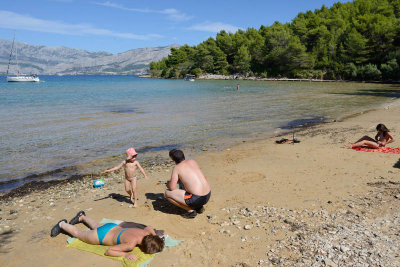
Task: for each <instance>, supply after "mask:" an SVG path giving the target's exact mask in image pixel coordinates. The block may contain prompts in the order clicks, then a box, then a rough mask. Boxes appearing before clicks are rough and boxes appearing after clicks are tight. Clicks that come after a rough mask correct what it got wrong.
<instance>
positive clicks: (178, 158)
mask: <svg viewBox="0 0 400 267" xmlns="http://www.w3.org/2000/svg"><path fill="white" fill-rule="evenodd" d="M169 157H170V158H171V159H172V160H173V161H175V163H176V164H178V163H181V162H182V161H184V160H185V155H184V154H183V151H182V150H179V149H172V150H171V151H169Z"/></svg>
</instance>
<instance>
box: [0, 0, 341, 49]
mask: <svg viewBox="0 0 400 267" xmlns="http://www.w3.org/2000/svg"><path fill="white" fill-rule="evenodd" d="M335 2H339V0H304V1H300V0H280V1H276V0H247V1H243V0H240V1H239V0H229V1H228V0H225V1H222V0H202V1H192V0H186V1H184V0H170V1H167V0H153V1H138V0H1V5H0V39H6V40H10V41H11V40H12V39H13V35H14V30H16V34H17V41H19V42H25V43H28V44H32V45H45V46H65V47H70V48H76V49H84V50H88V51H93V52H97V51H105V52H109V53H113V54H116V53H122V52H125V51H127V50H130V49H136V48H144V47H157V46H167V45H171V44H179V45H184V44H188V45H190V46H193V45H198V44H199V43H201V42H203V41H205V40H206V39H208V38H209V37H214V38H215V36H216V34H217V33H218V32H219V31H221V30H225V31H228V32H235V31H237V30H238V29H243V30H246V29H247V28H256V29H259V28H260V26H261V25H264V26H270V25H271V24H273V23H274V22H275V21H279V22H281V23H286V22H291V21H292V19H293V18H295V17H296V15H297V14H298V13H299V12H306V11H308V10H311V11H314V10H315V9H320V8H321V7H322V5H325V6H326V7H331V6H332V5H333V4H334V3H335ZM340 2H348V1H345V0H341V1H340Z"/></svg>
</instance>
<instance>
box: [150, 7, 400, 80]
mask: <svg viewBox="0 0 400 267" xmlns="http://www.w3.org/2000/svg"><path fill="white" fill-rule="evenodd" d="M150 74H151V76H152V77H159V78H183V77H185V75H187V74H192V75H196V77H199V76H202V75H205V74H207V75H210V74H211V75H213V74H218V75H225V76H229V75H241V76H244V77H259V78H260V79H263V78H271V77H274V78H276V79H280V78H289V79H318V80H356V81H357V80H363V81H365V80H374V81H399V80H400V1H399V0H355V1H353V2H348V3H340V2H338V3H335V4H334V5H333V6H332V7H330V8H327V7H326V6H324V5H323V6H322V7H321V8H320V9H316V10H315V11H314V12H312V11H307V12H305V13H299V14H298V15H297V16H296V17H295V18H294V19H293V20H292V22H290V23H285V24H282V23H280V22H275V23H274V24H273V25H271V26H261V27H260V28H259V29H258V30H257V29H255V28H248V29H247V30H238V31H237V32H235V33H228V32H226V31H224V30H222V31H220V32H219V33H218V34H217V35H216V38H212V37H210V38H209V39H207V40H206V41H204V42H202V43H200V44H199V45H197V46H188V45H184V46H181V47H179V48H172V49H171V54H170V55H169V56H168V57H166V58H163V59H162V60H160V61H157V62H151V63H150Z"/></svg>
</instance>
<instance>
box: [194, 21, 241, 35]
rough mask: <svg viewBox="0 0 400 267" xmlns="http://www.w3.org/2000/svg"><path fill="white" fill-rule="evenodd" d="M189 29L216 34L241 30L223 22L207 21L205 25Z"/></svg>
mask: <svg viewBox="0 0 400 267" xmlns="http://www.w3.org/2000/svg"><path fill="white" fill-rule="evenodd" d="M188 29H189V30H195V31H203V32H215V33H217V32H220V31H222V30H225V31H227V32H232V33H234V32H236V31H237V30H239V29H240V28H239V27H236V26H233V25H229V24H225V23H222V22H210V21H206V22H203V23H199V24H195V25H193V26H191V27H189V28H188Z"/></svg>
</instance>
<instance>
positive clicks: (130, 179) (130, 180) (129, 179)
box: [125, 176, 136, 182]
mask: <svg viewBox="0 0 400 267" xmlns="http://www.w3.org/2000/svg"><path fill="white" fill-rule="evenodd" d="M125 179H126V180H128V181H129V182H132V180H133V179H136V176H133V177H132V178H128V177H125Z"/></svg>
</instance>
